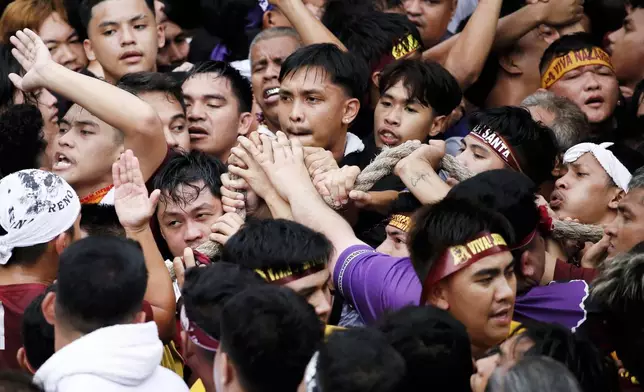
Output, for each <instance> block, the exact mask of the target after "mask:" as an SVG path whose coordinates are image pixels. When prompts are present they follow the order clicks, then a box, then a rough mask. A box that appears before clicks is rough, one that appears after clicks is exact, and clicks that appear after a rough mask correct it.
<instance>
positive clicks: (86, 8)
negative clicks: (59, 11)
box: [78, 0, 156, 30]
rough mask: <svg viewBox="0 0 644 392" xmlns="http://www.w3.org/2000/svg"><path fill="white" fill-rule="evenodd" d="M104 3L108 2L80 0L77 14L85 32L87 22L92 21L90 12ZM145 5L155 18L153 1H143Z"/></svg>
mask: <svg viewBox="0 0 644 392" xmlns="http://www.w3.org/2000/svg"><path fill="white" fill-rule="evenodd" d="M104 1H109V0H81V1H80V4H78V14H79V16H80V20H81V23H82V24H83V27H84V28H85V30H87V28H88V26H89V22H90V21H91V20H92V11H93V9H94V7H96V6H97V5H99V4H101V3H102V2H104ZM145 4H146V5H147V6H148V8H149V9H150V11H152V15H154V16H156V11H155V10H154V0H145Z"/></svg>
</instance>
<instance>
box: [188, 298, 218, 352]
mask: <svg viewBox="0 0 644 392" xmlns="http://www.w3.org/2000/svg"><path fill="white" fill-rule="evenodd" d="M179 318H180V321H181V329H183V330H184V331H185V332H186V333H187V334H188V338H189V339H190V341H191V342H192V343H194V344H196V345H197V346H199V347H201V348H203V349H204V350H207V351H211V352H215V351H217V350H219V340H217V339H215V338H213V337H212V336H210V335H208V334H207V333H206V332H205V331H204V330H203V329H201V328H199V326H198V325H197V324H196V323H195V322H194V321H190V320H189V319H188V315H187V314H186V307H185V306H182V307H181V313H180V316H179Z"/></svg>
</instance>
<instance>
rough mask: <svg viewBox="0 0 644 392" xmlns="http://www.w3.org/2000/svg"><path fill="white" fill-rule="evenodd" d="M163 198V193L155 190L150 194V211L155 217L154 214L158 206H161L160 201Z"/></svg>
mask: <svg viewBox="0 0 644 392" xmlns="http://www.w3.org/2000/svg"><path fill="white" fill-rule="evenodd" d="M160 198H161V191H160V190H158V189H155V190H153V191H152V193H151V194H150V209H151V211H150V212H151V214H152V215H154V212H155V211H156V210H157V205H158V204H159V199H160Z"/></svg>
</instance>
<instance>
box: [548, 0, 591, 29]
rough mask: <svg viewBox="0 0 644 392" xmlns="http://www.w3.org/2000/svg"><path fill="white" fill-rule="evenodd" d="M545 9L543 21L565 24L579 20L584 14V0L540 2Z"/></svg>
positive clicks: (556, 24)
mask: <svg viewBox="0 0 644 392" xmlns="http://www.w3.org/2000/svg"><path fill="white" fill-rule="evenodd" d="M539 6H540V7H543V9H544V12H545V13H544V14H543V15H544V17H543V23H545V24H547V25H551V26H565V25H568V24H571V23H573V22H577V21H579V20H580V19H581V18H582V16H583V15H584V0H557V1H554V0H553V1H548V2H545V3H544V2H539Z"/></svg>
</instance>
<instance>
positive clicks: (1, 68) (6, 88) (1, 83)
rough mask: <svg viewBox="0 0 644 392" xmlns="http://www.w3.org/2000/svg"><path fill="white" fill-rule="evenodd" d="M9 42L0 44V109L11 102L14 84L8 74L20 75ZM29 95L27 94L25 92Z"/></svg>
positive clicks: (20, 70)
mask: <svg viewBox="0 0 644 392" xmlns="http://www.w3.org/2000/svg"><path fill="white" fill-rule="evenodd" d="M12 48H13V46H12V45H11V44H0V110H4V109H5V108H6V107H8V106H9V105H11V104H13V99H14V96H15V93H16V90H17V89H16V86H14V85H13V82H11V80H9V74H10V73H15V74H18V75H20V74H21V72H22V67H21V66H20V64H19V63H18V61H17V60H16V59H15V58H14V57H13V55H12V54H11V49H12ZM27 95H29V94H27Z"/></svg>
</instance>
